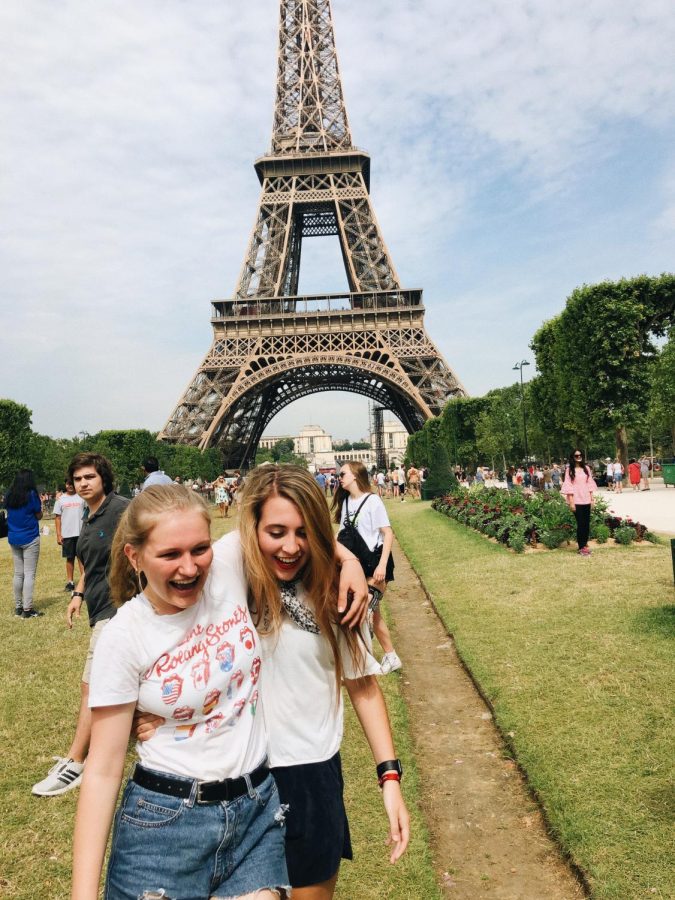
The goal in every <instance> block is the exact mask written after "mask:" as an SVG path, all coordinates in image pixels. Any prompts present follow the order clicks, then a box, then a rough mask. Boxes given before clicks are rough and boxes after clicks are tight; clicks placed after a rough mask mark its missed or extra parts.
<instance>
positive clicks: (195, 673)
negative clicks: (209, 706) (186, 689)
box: [192, 659, 211, 690]
mask: <svg viewBox="0 0 675 900" xmlns="http://www.w3.org/2000/svg"><path fill="white" fill-rule="evenodd" d="M210 674H211V673H210V666H209V661H208V659H200V660H199V661H198V662H196V663H195V664H194V665H193V666H192V684H193V685H194V687H195V690H200V689H204V688H205V687H206V685H207V684H208V683H209V675H210Z"/></svg>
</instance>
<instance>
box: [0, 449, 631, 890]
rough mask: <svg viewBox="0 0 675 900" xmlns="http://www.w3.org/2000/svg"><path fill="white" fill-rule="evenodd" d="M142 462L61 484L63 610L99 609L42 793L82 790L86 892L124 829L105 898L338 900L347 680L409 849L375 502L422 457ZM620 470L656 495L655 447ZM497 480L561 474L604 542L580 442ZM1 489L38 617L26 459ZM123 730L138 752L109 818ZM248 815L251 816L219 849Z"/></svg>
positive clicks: (584, 531) (36, 534) (584, 543)
mask: <svg viewBox="0 0 675 900" xmlns="http://www.w3.org/2000/svg"><path fill="white" fill-rule="evenodd" d="M606 466H607V469H606V473H605V476H606V479H607V483H608V485H609V486H610V489H613V490H621V486H622V484H623V478H624V471H623V466H622V465H621V463H620V461H619V460H611V459H607V460H606ZM142 468H143V470H144V476H145V477H144V480H143V482H142V483H139V485H138V489H137V490H135V491H134V492H133V497H132V499H131V500H128V499H126V498H124V497H122V496H120V495H119V494H118V493H117V492H116V491H115V477H114V473H113V470H112V466H111V464H110V462H109V461H108V460H107V459H105V457H103V456H100V455H99V454H96V453H79V454H77V455H76V456H75V457H74V458H73V460H72V461H71V463H70V465H69V467H68V471H67V474H66V478H65V485H64V489H63V490H62V491H59V492H57V494H56V496H55V497H54V507H53V514H54V523H55V531H56V540H57V543H58V545H59V546H60V547H61V552H62V556H63V559H64V561H65V571H66V583H65V589H66V590H67V591H69V592H70V595H71V596H70V601H69V603H68V606H67V609H66V615H65V619H66V624H67V626H68V628H73V626H74V625H75V623H76V622H77V620H78V619H79V618H80V616H81V610H82V604H83V603H85V604H86V610H87V617H88V623H89V626H90V639H89V644H88V649H87V653H86V657H85V661H84V668H83V672H82V676H81V682H80V708H79V713H78V718H77V721H76V723H75V728H74V732H73V735H72V740H71V741H70V744H69V746H68V748H67V750H66V751H65V753H64V755H63V756H56V757H55V760H56V763H55V765H54V766H53V767H52V768H51V769H50V771H49V772H48V773H47V775H46V777H45V778H43V779H42V780H41V781H38V782H37V783H36V784H35V785H34V786H33V789H32V792H33V794H34V795H36V796H40V797H55V796H59V795H61V794H64V793H66V792H68V791H70V790H72V789H73V788H76V787H78V786H81V794H80V802H79V806H78V813H77V822H76V828H75V834H74V866H73V894H72V896H73V898H77V900H85V898H89V900H94V898H96V897H97V895H98V890H99V882H100V879H101V875H102V870H103V866H104V858H105V850H106V846H107V841H108V837H109V832H110V831H111V829H112V832H113V837H112V849H111V853H110V858H109V863H108V867H107V874H106V896H107V897H109V898H135V897H138V896H141V895H142V896H155V895H156V896H169V897H172V896H174V895H175V896H182V895H185V896H200V897H201V896H203V897H221V896H222V897H242V898H244V897H249V896H253V894H254V893H255V896H256V897H262V898H265V897H269V898H272V897H284V896H289V892H290V890H291V889H292V890H293V896H294V897H296V898H300V900H323V898H330V897H332V895H333V892H334V889H335V884H336V881H337V876H338V870H339V865H340V860H341V859H342V858H351V856H352V850H351V843H350V838H349V825H348V819H347V813H346V810H345V807H344V802H343V799H342V788H343V780H342V770H341V760H340V743H341V740H342V716H343V712H342V692H341V687H342V686H343V685H344V687H345V688H346V692H347V695H348V696H349V699H350V701H351V703H352V704H353V706H354V709H355V711H356V713H357V717H358V719H359V722H360V723H361V726H362V728H363V730H364V733H365V736H366V738H367V740H368V743H369V744H370V748H371V751H372V754H373V759H374V763H375V767H376V774H377V779H378V782H379V784H380V787H381V788H382V797H383V801H384V807H385V812H386V815H387V818H388V824H389V842H390V843H391V846H392V851H391V854H390V859H391V861H392V862H395V861H396V860H397V859H398V858H399V857H400V856H401V855H402V853H403V852H404V851H405V849H406V846H407V843H408V836H409V823H408V814H407V811H406V808H405V804H404V802H403V799H402V796H401V791H400V781H401V777H402V767H401V764H400V761H399V760H398V759H397V757H396V754H395V750H394V742H393V737H392V734H391V729H390V726H389V720H388V717H387V712H386V706H385V703H384V699H383V696H382V692H381V690H380V688H379V685H378V682H377V678H378V677H379V676H382V675H387V674H389V673H390V672H394V671H397V670H399V669H401V667H402V662H401V660H400V658H399V656H398V654H397V653H396V650H395V649H394V645H393V642H392V636H391V633H390V631H389V629H388V627H387V625H386V622H385V620H384V618H383V617H382V615H381V611H380V602H381V600H382V597H383V596H384V594H385V592H386V590H387V586H388V584H389V583H390V582H391V581H393V579H394V558H393V554H392V545H393V531H392V527H391V524H390V521H389V516H388V514H387V510H386V507H385V504H384V502H383V501H384V500H385V499H387V498H389V499H392V500H393V499H400V500H405V499H406V498H409V499H415V498H419V497H420V494H421V487H422V485H423V483H424V481H425V479H426V477H427V475H428V473H427V472H426V471H425V470H424V469H418V468H417V467H416V466H414V465H411V466H409V467H408V468H407V469H404V468H403V467H402V466H401V467H395V468H392V469H391V470H389V471H376V472H373V473H372V474H369V473H368V471H367V470H366V468H365V466H364V465H363V463H360V462H351V461H349V462H345V463H343V464H342V465H341V466H339V468H338V471H337V472H335V473H334V474H333V473H328V474H326V473H322V472H318V473H316V474H315V475H311V474H310V473H309V472H307V471H306V470H304V469H302V468H300V467H298V466H293V465H271V464H265V465H262V466H259V467H258V468H257V469H254V470H253V471H252V472H251V473H249V475H248V476H247V477H246V478H242V476H241V475H240V473H239V472H237V473H235V474H234V475H227V476H226V475H221V476H219V477H218V478H217V479H216V480H215V481H214V482H213V483H211V484H208V485H203V484H200V483H198V482H186V483H182V480H181V478H179V477H176V478H171V477H170V476H169V475H167V474H166V473H164V472H162V471H161V470H160V468H159V464H158V462H157V460H156V459H155V458H153V457H150V458H148V459H146V460H144V461H143V464H142ZM455 474H456V476H457V478H458V479H459V480H460V481H463V482H464V483H465V484H471V483H481V482H483V483H485V484H486V485H489V484H490V483H497V482H498V481H499V478H498V474H497V473H495V472H494V471H492V470H491V469H488V468H487V467H478V468H477V469H475V470H474V471H473V472H472V473H469V472H465V471H462V470H461V468H459V467H457V469H456V470H455ZM628 476H629V482H630V484H631V485H632V486H633V488H634V489H636V490H639V489H640V485H642V489H647V490H648V489H649V480H648V478H649V460H648V459H646V458H644V459H641V460H639V461H638V460H636V459H631V461H630V463H629V467H628ZM505 481H506V486H507V487H508V488H509V489H513V488H516V487H519V486H522V487H523V488H527V489H530V490H544V491H549V490H559V491H560V492H561V493H562V494H563V495H564V497H565V499H566V501H567V503H568V504H569V507H570V509H571V510H572V512H573V514H574V516H575V519H576V523H577V541H578V546H579V553H580V554H581V555H583V556H588V555H590V550H589V548H588V538H589V528H590V518H591V509H592V506H593V502H594V496H595V495H596V493H597V484H596V481H595V479H594V474H593V470H592V468H591V467H590V466H589V465H588V463H587V461H586V460H585V458H584V454H583V452H582V451H581V450H579V449H576V450H574V451H573V452H572V453H571V454H570V457H569V459H568V460H567V462H566V464H563V465H559V464H553V465H550V466H549V465H544V466H538V465H531V466H527V467H519V468H515V467H513V466H511V467H510V468H509V469H508V470H507V471H506V473H505ZM207 500H210V501H211V502H212V503H213V504H214V505H215V508H216V509H217V510H218V511H219V513H220V516H221V517H223V518H227V517H228V516H229V515H230V510H231V509H232V507H234V506H235V504H236V511H237V513H238V523H237V524H238V528H237V530H235V531H232V532H230V533H229V534H228V535H226V536H225V537H224V538H221V539H220V540H218V541H216V542H215V543H212V541H211V531H210V529H211V513H210V511H209V507H208V503H207ZM329 504H330V506H331V509H332V517H333V520H334V522H335V523H336V524H337V526H338V530H337V537H336V536H335V535H334V533H333V525H332V523H331V512H330V511H329ZM3 505H4V507H5V509H6V511H7V525H8V532H9V534H8V537H9V543H10V546H11V551H12V558H13V563H14V576H13V592H14V604H15V614H16V616H17V617H20V618H22V619H31V618H38V617H40V616H41V615H42V613H41V612H40V611H39V610H37V609H36V608H35V607H34V605H33V596H34V586H35V576H36V571H37V566H38V560H39V554H40V536H41V530H40V525H39V522H40V520H41V518H42V515H43V500H42V499H41V497H40V495H39V493H38V490H37V488H36V485H35V479H34V477H33V473H32V472H31V471H30V470H29V469H23V470H21V471H20V472H18V473H17V475H16V477H15V479H14V481H13V483H12V485H11V486H10V488H9V490H8V491H7V492H6V495H5V497H4V504H3ZM76 573H77V578H76ZM207 636H213V638H214V639H213V640H211V638H210V637H207ZM373 636H376V637H377V639H378V641H379V644H380V646H381V647H382V650H383V657H382V660H381V661H380V662H378V661H377V659H376V658H375V656H374V655H373V644H372V638H373ZM309 697H311V700H312V702H311V703H307V700H308V698H309ZM131 734H135V735H136V737H137V738H138V744H137V752H138V762H137V765H136V767H135V769H134V772H133V774H132V776H131V778H130V779H129V781H128V783H127V785H126V787H125V790H124V793H123V796H122V800H121V803H120V805H119V807H118V809H117V812H115V806H116V801H117V794H118V790H119V787H120V782H121V779H122V773H123V767H124V760H125V755H126V748H127V743H128V739H129V737H130V735H131ZM234 810H236V816H237V821H238V822H239V826H238V828H237V829H235V831H234V832H233V833H231V834H230V835H229V837H228V847H229V852H228V856H227V864H224V863H223V859H222V856H221V854H220V849H221V847H222V845H223V840H224V836H225V835H226V834H227V831H228V821H229V819H228V816H231V815H232V814H233V811H234ZM167 842H168V843H167ZM167 846H170V847H172V848H174V850H175V853H167ZM153 891H155V892H156V894H153V893H152V892H153ZM162 891H164V892H165V893H164V894H162Z"/></svg>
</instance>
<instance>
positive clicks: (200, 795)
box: [195, 781, 225, 806]
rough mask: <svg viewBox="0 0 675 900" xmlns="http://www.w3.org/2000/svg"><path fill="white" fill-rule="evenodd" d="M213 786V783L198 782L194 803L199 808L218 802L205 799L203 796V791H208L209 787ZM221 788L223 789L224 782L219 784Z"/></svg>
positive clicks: (210, 798)
mask: <svg viewBox="0 0 675 900" xmlns="http://www.w3.org/2000/svg"><path fill="white" fill-rule="evenodd" d="M214 784H217V782H215V781H198V782H197V796H196V797H195V803H198V804H199V805H200V806H205V805H207V804H210V803H218V802H219V800H220V799H224V798H222V797H221V798H219V800H214V799H213V798H212V797H205V796H204V795H203V791H204V789H206V790H208V789H209V788H210V787H213V785H214ZM220 785H221V787H222V788H225V784H224V782H222V781H221V782H220Z"/></svg>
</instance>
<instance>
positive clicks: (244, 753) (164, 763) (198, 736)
mask: <svg viewBox="0 0 675 900" xmlns="http://www.w3.org/2000/svg"><path fill="white" fill-rule="evenodd" d="M260 661H261V652H260V644H259V639H258V635H257V634H256V631H255V628H254V626H253V623H252V621H251V617H250V613H249V611H248V606H247V602H246V582H245V580H244V577H243V572H242V571H241V568H240V567H237V566H232V565H229V564H228V563H227V562H226V561H224V560H216V559H214V562H213V565H212V568H211V572H210V574H209V578H208V580H207V582H206V584H205V586H204V591H203V593H202V597H201V599H200V601H199V602H198V603H197V604H196V605H195V606H194V607H192V608H191V609H187V610H183V611H181V612H178V613H174V614H173V615H164V616H160V615H157V614H156V613H155V611H154V610H153V608H152V606H151V605H150V603H149V602H148V601H147V600H146V598H145V597H144V595H143V594H139V595H137V596H136V597H134V598H133V599H132V600H129V601H128V602H127V603H125V604H124V606H122V607H121V608H120V609H119V610H118V612H117V615H116V616H115V618H113V619H111V620H110V622H108V624H107V625H106V626H105V627H104V629H103V631H102V632H101V636H100V638H99V641H98V643H97V645H96V650H95V652H94V661H93V665H92V672H91V681H90V685H89V705H90V706H91V707H98V706H114V705H118V704H124V703H129V702H132V701H136V702H137V705H138V707H139V709H142V710H144V711H147V712H151V713H154V714H155V715H159V716H163V717H164V718H165V719H166V722H165V724H164V725H163V726H161V727H160V728H158V729H157V732H156V733H155V735H154V736H153V737H152V738H151V739H150V740H148V741H144V742H138V743H137V745H136V749H137V752H138V756H139V760H140V762H141V763H142V764H143V765H144V766H147V767H148V768H150V769H157V770H159V771H161V772H169V773H172V774H175V775H186V776H189V777H192V778H198V779H200V780H203V781H218V780H220V779H222V778H237V777H238V776H239V775H242V774H244V773H246V772H250V771H252V770H253V769H255V768H256V767H257V766H258V765H260V763H261V762H262V761H263V760H264V759H265V756H266V752H265V743H266V739H265V730H264V723H263V716H262V709H259V708H258V698H259V691H260V674H261V673H260Z"/></svg>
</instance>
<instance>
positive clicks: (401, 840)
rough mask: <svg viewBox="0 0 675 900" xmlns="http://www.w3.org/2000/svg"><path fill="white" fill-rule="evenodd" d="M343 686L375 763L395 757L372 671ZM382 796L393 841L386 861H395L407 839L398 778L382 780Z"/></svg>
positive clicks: (405, 819) (407, 816)
mask: <svg viewBox="0 0 675 900" xmlns="http://www.w3.org/2000/svg"><path fill="white" fill-rule="evenodd" d="M345 687H346V688H347V693H348V694H349V699H350V700H351V702H352V706H353V707H354V711H355V712H356V715H357V717H358V720H359V722H360V723H361V728H362V729H363V733H364V734H365V736H366V740H367V741H368V743H369V745H370V749H371V752H372V754H373V759H374V760H375V765H377V764H379V763H381V762H385V761H386V760H390V759H395V758H396V753H395V751H394V741H393V739H392V736H391V726H390V724H389V716H388V714H387V706H386V704H385V702H384V697H383V695H382V690H381V689H380V685H379V684H378V681H377V678H376V677H375V676H373V675H366V676H365V677H363V678H358V679H355V680H353V681H352V680H346V681H345ZM373 778H375V772H373ZM382 800H383V802H384V808H385V811H386V813H387V817H388V819H389V836H388V838H387V843H388V844H390V845H392V851H391V855H390V857H389V861H390V862H392V863H394V862H396V860H397V859H399V858H400V857H401V856H402V855H403V854H404V853H405V851H406V848H407V846H408V841H409V840H410V816H409V815H408V810H407V808H406V805H405V802H404V800H403V795H402V794H401V785H400V783H399V782H398V781H385V783H384V785H383V789H382Z"/></svg>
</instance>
